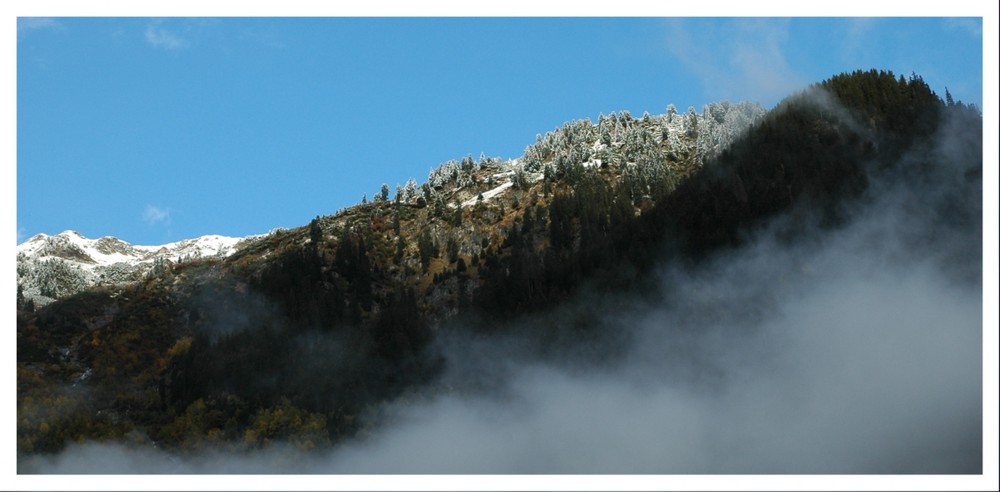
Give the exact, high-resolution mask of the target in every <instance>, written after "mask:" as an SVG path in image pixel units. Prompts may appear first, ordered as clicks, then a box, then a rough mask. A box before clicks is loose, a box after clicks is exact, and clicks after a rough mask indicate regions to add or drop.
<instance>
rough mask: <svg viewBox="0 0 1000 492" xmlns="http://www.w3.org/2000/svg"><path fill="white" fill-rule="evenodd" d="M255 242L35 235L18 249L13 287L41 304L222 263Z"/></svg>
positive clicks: (224, 238) (210, 238) (217, 238)
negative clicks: (193, 265)
mask: <svg viewBox="0 0 1000 492" xmlns="http://www.w3.org/2000/svg"><path fill="white" fill-rule="evenodd" d="M255 237H257V236H250V237H246V238H241V237H227V236H218V235H208V236H201V237H198V238H194V239H186V240H183V241H177V242H173V243H168V244H164V245H159V246H142V245H133V244H129V243H127V242H125V241H122V240H121V239H118V238H115V237H110V236H106V237H102V238H100V239H88V238H86V237H84V236H83V235H82V234H80V233H79V232H76V231H64V232H62V233H59V234H56V235H54V236H50V235H47V234H36V235H35V236H32V237H31V238H30V239H28V240H27V241H25V242H23V243H21V244H19V245H18V246H17V282H18V285H19V286H20V288H21V291H22V294H23V295H24V296H25V297H26V298H31V299H35V300H36V302H42V303H45V302H47V301H51V300H52V299H57V298H60V297H64V296H67V295H70V294H74V293H76V292H79V291H81V290H83V289H85V288H87V287H91V286H95V285H116V284H123V283H128V282H132V281H135V280H139V279H141V278H143V276H144V275H146V274H147V273H148V272H149V271H150V270H151V269H153V267H154V266H156V265H158V264H172V263H179V262H182V261H188V260H192V259H197V258H209V257H217V258H224V257H226V256H229V255H230V254H232V253H234V252H236V251H237V250H238V249H239V248H240V247H241V246H242V245H243V244H246V242H248V241H249V240H252V239H253V238H255Z"/></svg>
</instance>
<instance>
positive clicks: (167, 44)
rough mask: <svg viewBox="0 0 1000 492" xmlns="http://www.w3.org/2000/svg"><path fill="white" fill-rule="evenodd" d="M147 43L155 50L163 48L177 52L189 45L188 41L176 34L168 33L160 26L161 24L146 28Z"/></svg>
mask: <svg viewBox="0 0 1000 492" xmlns="http://www.w3.org/2000/svg"><path fill="white" fill-rule="evenodd" d="M146 42H147V43H149V44H150V45H152V46H153V47H154V48H162V49H165V50H176V49H179V48H184V47H186V46H187V45H188V42H187V40H185V39H184V38H182V37H181V36H179V35H178V34H176V33H175V32H172V31H168V30H167V29H165V28H163V27H162V26H160V25H159V23H153V24H150V25H148V26H146Z"/></svg>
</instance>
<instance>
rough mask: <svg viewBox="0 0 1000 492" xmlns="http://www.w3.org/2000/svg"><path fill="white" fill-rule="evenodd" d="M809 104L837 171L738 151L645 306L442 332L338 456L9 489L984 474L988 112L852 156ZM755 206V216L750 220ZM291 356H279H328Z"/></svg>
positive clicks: (191, 465)
mask: <svg viewBox="0 0 1000 492" xmlns="http://www.w3.org/2000/svg"><path fill="white" fill-rule="evenodd" d="M890 76H891V74H890ZM800 97H801V98H808V97H810V96H809V94H805V95H803V96H800ZM814 99H815V100H814V101H811V102H810V101H806V103H807V104H810V103H811V104H814V105H815V106H816V108H818V109H817V110H816V111H819V112H832V113H835V114H837V115H841V116H838V118H841V119H842V120H843V121H842V124H840V126H837V127H833V126H831V127H829V128H824V129H822V131H820V132H819V133H806V134H805V135H806V136H817V135H818V136H819V137H820V138H819V139H818V140H817V141H816V142H813V144H812V145H813V146H815V147H816V148H817V149H822V148H823V146H824V145H828V144H829V145H834V144H836V143H837V142H840V141H842V140H843V141H846V142H847V143H846V144H845V145H846V147H843V149H846V150H843V149H841V150H843V152H844V153H843V155H834V154H830V155H827V156H825V157H824V159H823V160H822V161H817V162H813V161H808V160H807V161H803V162H800V163H799V165H800V166H801V167H802V169H800V170H799V171H801V172H802V173H803V174H801V175H799V176H798V177H796V176H794V173H795V171H796V170H795V169H793V168H791V167H789V168H788V169H787V170H786V169H785V167H784V165H774V163H769V164H768V165H770V167H768V168H767V169H769V170H770V171H774V173H775V177H774V178H773V179H771V178H770V177H767V176H764V177H761V176H750V175H747V174H746V173H748V172H749V171H748V169H749V170H752V169H751V168H752V166H750V164H747V162H750V161H743V160H740V159H742V157H739V155H737V154H738V153H734V154H730V155H729V157H728V159H733V161H732V162H735V163H736V165H734V166H733V167H729V168H726V167H721V166H720V167H719V168H717V169H709V171H708V172H706V174H705V175H706V176H708V177H707V178H704V179H703V180H702V181H701V182H696V183H695V184H694V185H692V186H691V187H689V188H686V189H687V191H686V192H684V193H688V195H683V194H681V195H680V196H681V197H682V198H679V199H677V200H676V202H675V204H677V205H683V204H686V206H690V207H695V208H694V209H695V210H701V208H699V207H700V206H701V205H705V206H706V207H707V208H706V210H707V211H706V212H705V213H706V214H707V215H704V216H699V217H693V218H690V220H689V218H687V217H681V218H679V219H677V221H676V222H675V223H674V226H675V227H673V228H668V230H669V231H673V232H680V231H702V232H704V234H696V235H692V236H689V237H681V238H679V239H677V238H671V237H667V239H666V241H665V242H664V244H663V245H662V246H663V249H664V250H665V253H664V256H665V258H667V260H665V261H661V262H659V263H656V265H655V266H654V268H653V270H652V271H651V272H648V273H647V272H643V274H644V275H643V281H642V282H641V283H637V285H640V286H641V287H640V288H633V289H630V290H610V289H607V288H605V286H602V285H595V284H589V285H586V286H584V287H581V288H579V289H577V290H575V291H574V294H573V296H572V297H571V298H569V300H568V301H566V302H562V303H559V304H558V305H556V306H554V307H550V308H549V309H547V310H544V311H533V312H531V313H530V314H527V315H523V316H518V317H514V318H513V321H505V323H507V324H508V325H509V326H505V327H504V328H505V329H503V330H491V329H483V327H482V326H479V323H480V322H488V321H490V320H476V319H475V318H456V319H454V320H453V321H451V322H450V323H449V324H447V325H445V326H443V327H439V328H438V329H437V330H436V331H435V334H434V337H433V338H432V339H430V341H429V342H428V343H429V345H428V347H427V349H426V350H427V351H428V353H430V354H433V357H434V359H435V360H439V361H441V365H440V368H441V370H440V372H435V373H434V375H433V378H431V380H430V381H427V382H425V383H424V384H420V385H413V386H410V387H408V388H407V389H406V390H405V391H402V392H401V393H397V394H395V395H394V396H393V397H392V399H391V400H388V401H384V400H383V401H382V402H381V403H380V404H378V405H376V406H374V407H373V408H370V409H369V411H367V412H365V413H364V414H363V415H362V416H361V417H359V418H360V419H361V420H362V422H361V424H360V425H359V427H358V428H359V429H360V430H359V431H358V432H357V433H356V434H354V435H353V437H350V438H348V439H347V440H345V441H341V442H339V443H337V444H336V445H334V446H333V447H321V448H318V449H317V450H315V451H312V452H303V451H300V450H299V448H298V447H296V446H295V445H294V443H276V444H271V445H270V446H268V447H264V448H263V449H260V450H256V451H237V452H232V451H226V449H233V448H232V447H230V448H221V447H220V448H215V449H213V448H210V447H209V448H205V447H202V448H201V449H199V450H195V451H190V452H187V453H184V454H173V453H170V452H166V451H161V450H159V449H157V448H155V447H153V446H150V445H148V444H147V445H139V444H124V443H105V444H101V443H86V444H80V445H70V446H68V447H67V448H66V449H65V451H63V452H62V453H59V454H56V455H41V454H39V455H30V456H24V457H22V458H21V459H20V461H19V464H18V469H19V472H21V473H324V474H325V473H331V474H355V473H360V474H374V473H380V474H381V473H418V474H424V473H434V474H442V473H448V474H451V473H473V474H480V473H488V474H507V473H514V474H535V473H545V474H549V473H552V474H562V473H616V474H617V473H623V474H783V473H796V474H976V473H981V472H982V469H983V462H982V460H983V452H982V444H983V438H982V432H983V417H984V416H983V414H982V408H983V406H982V404H983V396H982V384H983V379H982V375H983V362H984V361H983V360H982V353H983V345H982V333H983V332H982V330H983V317H982V316H983V297H982V295H983V284H982V281H983V263H982V254H983V252H982V237H983V236H982V182H981V176H982V157H981V156H982V144H981V142H982V139H981V116H979V115H973V114H972V113H971V112H969V111H951V110H948V111H944V112H943V113H942V114H943V117H944V118H945V119H944V120H943V122H942V123H940V124H936V125H934V126H933V128H934V132H933V133H932V134H929V135H927V136H926V137H925V136H921V137H920V138H916V137H912V135H911V137H912V138H911V140H909V141H905V139H901V140H899V141H894V142H890V141H889V140H877V139H875V140H868V141H866V140H865V138H866V137H865V136H864V133H865V132H867V131H868V130H867V128H869V127H868V126H865V125H861V124H859V123H858V122H856V121H853V120H851V118H852V116H851V115H850V114H849V111H847V110H845V109H844V108H840V107H837V106H835V102H834V101H833V100H832V99H831V98H829V97H825V96H823V95H822V94H821V93H819V95H816V96H815V97H814ZM973 116H975V117H973ZM783 121H784V120H783ZM807 121H812V122H814V123H815V122H816V121H819V122H820V123H822V122H823V121H826V120H823V119H819V120H807ZM921 121H923V120H921ZM907 123H908V120H907V118H906V115H895V114H893V115H890V117H887V118H886V119H885V120H884V121H879V122H877V123H875V125H876V126H877V125H904V124H907ZM782 124H791V123H789V122H788V121H784V122H783V123H782ZM976 124H978V125H979V127H978V128H977V127H976V126H975V125H976ZM793 126H794V125H793ZM772 131H773V132H777V133H773V134H775V135H780V134H781V133H780V132H778V130H777V129H775V130H772ZM927 131H930V130H927ZM977 131H978V133H977ZM768 135H771V134H769V133H766V132H762V133H760V134H759V136H758V137H757V138H759V139H760V140H762V141H766V140H767V138H766V137H767V136H768ZM916 135H923V134H920V133H916ZM854 136H857V138H854ZM879 143H881V144H882V145H883V148H882V150H877V149H875V147H876V145H877V144H879ZM890 144H891V145H890ZM770 145H774V146H776V147H780V146H782V145H786V143H782V142H776V143H775V142H771V144H770ZM838 145H839V144H838ZM889 147H891V149H890V150H886V149H887V148H889ZM837 148H838V149H839V148H840V147H837ZM753 151H754V148H753V146H752V145H749V144H745V145H744V146H743V147H742V148H741V150H739V152H743V153H750V154H752V152H753ZM750 154H747V155H750ZM776 155H779V156H780V155H782V154H780V153H779V154H776ZM734 156H735V157H734ZM845 156H846V157H850V158H851V159H862V160H860V161H856V160H850V161H844V162H841V161H840V160H839V159H841V158H846V157H845ZM738 157H739V158H738ZM890 157H891V161H880V160H878V159H883V158H890ZM726 159H727V157H723V158H722V159H721V160H720V162H723V163H725V162H727V161H726ZM809 166H813V167H811V168H810V167H809ZM824 166H825V167H824ZM831 170H832V171H831ZM786 171H787V172H786ZM727 172H728V173H730V174H729V175H727V174H726V173H727ZM810 173H811V174H810ZM803 175H805V176H806V177H805V178H803V177H802V176H803ZM740 176H742V177H740ZM736 178H739V179H736ZM783 180H784V181H783ZM774 183H778V184H782V185H783V186H784V184H785V183H787V186H784V188H782V187H777V188H776V187H774V186H771V185H773V184H774ZM744 185H745V186H744ZM706 190H709V191H714V193H715V194H709V195H705V194H704V193H703V192H705V191H706ZM739 190H743V192H742V193H737V192H738V191H739ZM774 190H777V191H774ZM772 192H773V193H772ZM698 193H702V194H698ZM684 196H687V197H688V198H692V199H694V200H695V201H685V200H684V199H683V197H684ZM748 197H761V198H760V199H759V200H758V201H757V202H755V205H754V206H757V207H758V209H759V210H757V212H754V214H750V215H748V216H746V217H744V216H743V215H741V212H739V211H740V205H739V202H740V201H742V200H746V199H747V198H748ZM785 202H788V203H785ZM681 210H687V209H681ZM758 212H759V213H758ZM660 213H663V214H666V213H667V211H666V210H662V211H660ZM712 214H714V216H713V215H712ZM713 217H714V219H719V220H714V219H713ZM748 217H750V218H752V219H753V220H752V221H751V220H750V219H749V218H748ZM708 219H712V220H708ZM727 221H728V222H727ZM747 224H751V225H752V226H750V227H748V226H747ZM708 246H711V248H708ZM685 251H694V252H695V253H696V254H691V255H685V254H684V252H685ZM678 252H681V253H678ZM247 336H249V335H247ZM306 345H310V343H306ZM312 345H315V344H312ZM337 346H338V347H339V346H341V345H337ZM344 346H346V345H344ZM294 347H297V345H295V344H291V345H289V346H288V347H287V351H285V352H282V354H283V357H285V359H283V360H286V359H287V360H289V361H294V360H299V359H300V358H299V357H298V356H299V355H302V356H303V357H305V356H306V355H308V357H306V359H307V360H310V361H312V360H319V359H317V358H316V357H317V356H319V357H322V352H324V351H322V350H321V351H320V353H318V354H317V353H315V352H316V351H315V350H313V351H312V352H310V351H309V347H299V349H294ZM307 352H308V353H307ZM266 355H267V354H264V355H262V357H265V356H266ZM262 360H263V359H262ZM305 367H316V368H321V369H322V368H336V367H337V366H336V364H332V365H331V364H327V363H324V364H319V365H315V364H314V365H306V366H305ZM400 367H405V366H400ZM300 380H301V381H308V380H309V379H308V378H300ZM272 383H273V382H272ZM146 442H149V441H148V440H147V441H146Z"/></svg>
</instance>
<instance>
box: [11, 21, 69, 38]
mask: <svg viewBox="0 0 1000 492" xmlns="http://www.w3.org/2000/svg"><path fill="white" fill-rule="evenodd" d="M63 28H64V26H63V25H62V24H60V23H59V22H57V21H56V20H55V19H52V18H49V17H18V18H17V36H18V38H20V37H21V36H24V35H26V34H28V33H29V32H33V31H42V30H59V29H63Z"/></svg>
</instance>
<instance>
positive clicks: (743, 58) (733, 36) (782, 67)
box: [667, 19, 806, 105]
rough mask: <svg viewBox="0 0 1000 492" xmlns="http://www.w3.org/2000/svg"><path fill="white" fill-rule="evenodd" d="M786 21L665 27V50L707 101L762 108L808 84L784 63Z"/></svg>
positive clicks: (671, 24)
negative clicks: (747, 102) (737, 102)
mask: <svg viewBox="0 0 1000 492" xmlns="http://www.w3.org/2000/svg"><path fill="white" fill-rule="evenodd" d="M788 26H789V21H788V20H787V19H734V20H725V21H713V22H710V23H709V22H699V23H693V22H691V21H689V20H674V21H671V22H669V23H668V24H667V49H668V51H669V53H670V54H671V55H672V56H673V57H674V58H676V59H677V60H678V61H679V62H680V63H681V64H682V65H683V66H684V68H685V69H687V70H688V71H689V72H690V73H691V74H692V75H693V76H694V77H696V78H697V79H698V80H699V82H700V83H701V85H702V89H703V91H704V92H705V95H706V96H707V97H708V99H710V100H721V99H728V100H750V101H758V102H761V103H762V104H764V105H770V104H773V103H775V102H777V101H778V100H779V99H780V98H782V97H784V96H786V95H788V94H789V93H791V92H794V91H795V90H798V89H801V88H802V87H804V85H805V84H806V77H804V76H803V75H802V74H800V73H798V72H797V71H796V70H795V69H793V68H792V66H791V65H790V64H789V63H788V60H787V58H786V56H785V51H784V50H785V47H786V44H787V42H788Z"/></svg>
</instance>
